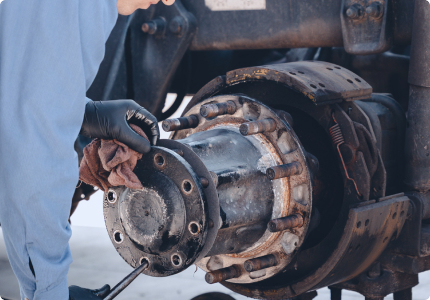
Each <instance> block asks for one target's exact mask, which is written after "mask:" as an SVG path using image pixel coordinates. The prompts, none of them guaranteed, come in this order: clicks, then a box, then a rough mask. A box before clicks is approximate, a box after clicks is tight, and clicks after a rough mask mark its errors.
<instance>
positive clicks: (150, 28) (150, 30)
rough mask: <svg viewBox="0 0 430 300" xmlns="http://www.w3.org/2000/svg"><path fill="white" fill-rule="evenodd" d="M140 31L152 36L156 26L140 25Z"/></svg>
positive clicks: (150, 23)
mask: <svg viewBox="0 0 430 300" xmlns="http://www.w3.org/2000/svg"><path fill="white" fill-rule="evenodd" d="M142 31H143V32H145V33H148V34H154V33H155V32H156V31H157V24H155V23H154V22H146V23H144V24H143V25H142Z"/></svg>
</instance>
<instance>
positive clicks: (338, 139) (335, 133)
mask: <svg viewBox="0 0 430 300" xmlns="http://www.w3.org/2000/svg"><path fill="white" fill-rule="evenodd" d="M328 131H329V132H330V136H331V139H332V141H333V144H335V145H336V146H337V145H340V144H343V143H344V142H345V140H344V139H343V134H342V131H341V130H340V126H339V124H335V125H333V126H332V127H330V128H329V130H328Z"/></svg>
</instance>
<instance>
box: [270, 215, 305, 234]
mask: <svg viewBox="0 0 430 300" xmlns="http://www.w3.org/2000/svg"><path fill="white" fill-rule="evenodd" d="M303 224H304V220H303V216H302V215H300V214H295V215H291V216H287V217H283V218H279V219H274V220H271V221H270V222H269V224H267V228H268V229H269V231H270V232H279V231H284V230H287V229H293V228H297V227H302V226H303Z"/></svg>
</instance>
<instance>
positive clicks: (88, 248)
mask: <svg viewBox="0 0 430 300" xmlns="http://www.w3.org/2000/svg"><path fill="white" fill-rule="evenodd" d="M173 99H174V97H172V96H170V97H168V102H169V103H171V102H172V101H173ZM189 99H190V98H188V99H187V101H185V103H183V105H182V106H181V108H180V109H179V110H178V112H177V113H176V114H175V115H176V116H179V115H180V112H181V111H182V110H183V109H184V108H185V105H186V104H187V103H188V101H189ZM167 137H168V134H167V133H165V132H163V131H162V138H167ZM102 200H103V194H102V193H101V192H97V193H96V194H95V195H94V196H93V197H92V198H91V200H90V201H83V202H82V203H81V204H80V205H79V207H78V209H77V211H76V212H75V214H74V216H73V217H72V225H73V226H72V228H73V236H72V238H71V240H70V247H71V249H72V254H73V258H74V262H73V264H72V265H71V266H70V272H69V284H70V285H79V286H82V287H87V288H99V287H101V286H103V285H104V284H106V283H108V284H110V285H111V286H114V285H115V284H116V283H118V282H119V281H120V280H121V279H122V278H123V277H125V276H126V275H127V274H128V273H129V272H131V270H132V269H131V267H130V266H128V264H127V263H125V262H124V261H123V259H122V258H121V257H120V256H119V255H118V254H117V252H116V251H115V249H114V247H113V246H112V244H111V241H110V239H109V237H108V235H107V233H106V229H105V227H104V219H103V209H102V207H103V206H102ZM420 282H421V283H420V284H419V285H418V286H417V287H415V288H414V289H413V299H416V300H430V298H429V297H430V272H426V273H422V274H420ZM215 291H217V292H224V293H227V294H229V295H231V296H232V297H234V298H235V299H236V300H243V299H250V298H247V297H244V296H241V295H238V294H235V293H233V292H231V291H229V290H228V289H226V288H224V287H223V286H222V285H220V284H214V285H209V284H207V283H206V282H205V281H204V272H203V271H201V270H200V269H198V270H197V271H196V269H195V268H194V267H190V268H189V269H187V270H185V271H184V272H182V273H180V274H177V275H174V276H170V277H165V278H154V277H149V276H145V275H141V276H140V277H139V278H137V279H136V281H134V282H133V283H132V284H131V285H130V286H129V287H128V288H127V289H126V290H125V291H124V292H123V293H122V294H120V295H119V296H118V297H117V298H116V299H118V300H138V299H139V300H141V299H150V300H153V299H157V300H168V299H169V300H171V299H177V300H190V299H192V298H193V297H195V296H197V295H200V294H203V293H208V292H215ZM342 295H343V299H344V300H353V299H364V297H363V296H361V295H359V294H357V293H354V292H349V291H343V293H342ZM1 297H4V298H6V299H10V300H18V299H19V290H18V283H17V281H16V279H15V276H14V275H13V272H12V270H11V268H10V265H9V262H8V259H7V256H6V250H5V247H4V242H3V235H2V231H1V227H0V298H1ZM315 299H317V300H323V299H325V300H328V299H330V292H329V290H328V289H327V288H325V289H321V290H319V291H318V296H317V298H315ZM385 299H389V300H391V299H393V298H392V295H389V296H388V297H386V298H385Z"/></svg>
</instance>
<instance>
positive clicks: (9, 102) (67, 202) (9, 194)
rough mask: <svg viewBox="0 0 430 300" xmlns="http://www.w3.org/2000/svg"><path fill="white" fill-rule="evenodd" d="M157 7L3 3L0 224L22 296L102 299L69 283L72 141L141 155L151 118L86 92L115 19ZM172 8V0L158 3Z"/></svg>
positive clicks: (85, 1) (141, 2)
mask: <svg viewBox="0 0 430 300" xmlns="http://www.w3.org/2000/svg"><path fill="white" fill-rule="evenodd" d="M158 1H159V0H118V1H117V0H67V1H66V0H31V1H29V0H4V1H0V141H1V143H0V166H1V167H0V174H1V175H0V176H1V178H0V223H1V226H2V230H3V235H4V239H5V244H6V248H7V254H8V257H9V260H10V263H11V265H12V268H13V271H14V273H15V275H16V277H17V278H18V281H19V286H20V292H21V299H22V300H24V299H29V300H67V299H78V300H86V299H101V298H100V297H98V296H96V295H95V294H96V292H95V291H90V290H87V289H83V288H79V287H74V288H71V289H70V298H69V288H68V284H67V273H68V269H69V265H70V263H71V262H72V256H71V253H70V249H69V245H68V241H69V238H70V236H71V229H70V225H69V223H68V217H69V212H70V207H71V199H72V196H73V193H74V190H75V187H76V183H77V182H78V157H77V154H76V152H75V151H74V147H73V145H74V142H75V139H76V137H77V135H78V133H79V132H80V133H81V134H83V135H86V136H88V137H90V138H103V139H117V140H119V141H121V142H123V143H125V144H127V145H128V146H129V147H130V148H132V149H134V150H136V151H138V152H141V153H145V152H148V151H149V150H150V146H151V145H150V143H149V142H148V141H146V140H145V139H144V138H142V137H141V136H139V135H138V134H137V133H135V132H134V131H133V130H132V129H131V128H130V127H129V126H128V123H127V120H129V121H130V122H132V121H133V122H134V123H139V124H141V127H142V129H144V131H145V132H148V133H149V137H150V140H151V142H152V143H153V144H155V143H156V141H157V138H158V136H159V131H158V124H157V120H156V119H155V117H154V116H152V115H151V114H150V113H149V112H148V111H146V110H145V109H144V108H142V107H140V106H139V105H138V104H137V103H135V102H134V101H132V100H120V101H107V102H93V101H91V100H89V99H87V98H86V96H85V94H86V91H87V89H88V88H89V87H90V85H91V83H92V81H93V80H94V78H95V76H96V73H97V70H98V68H99V65H100V63H101V61H102V59H103V57H104V51H105V42H106V40H107V38H108V36H109V34H110V32H111V30H112V28H113V26H114V25H115V22H116V20H117V17H118V12H119V13H120V14H124V15H129V14H131V13H133V12H134V11H135V10H136V9H138V8H143V9H146V8H148V7H149V6H150V5H151V4H156V3H157V2H158ZM162 1H163V2H164V3H165V4H173V2H174V1H175V0H162Z"/></svg>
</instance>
